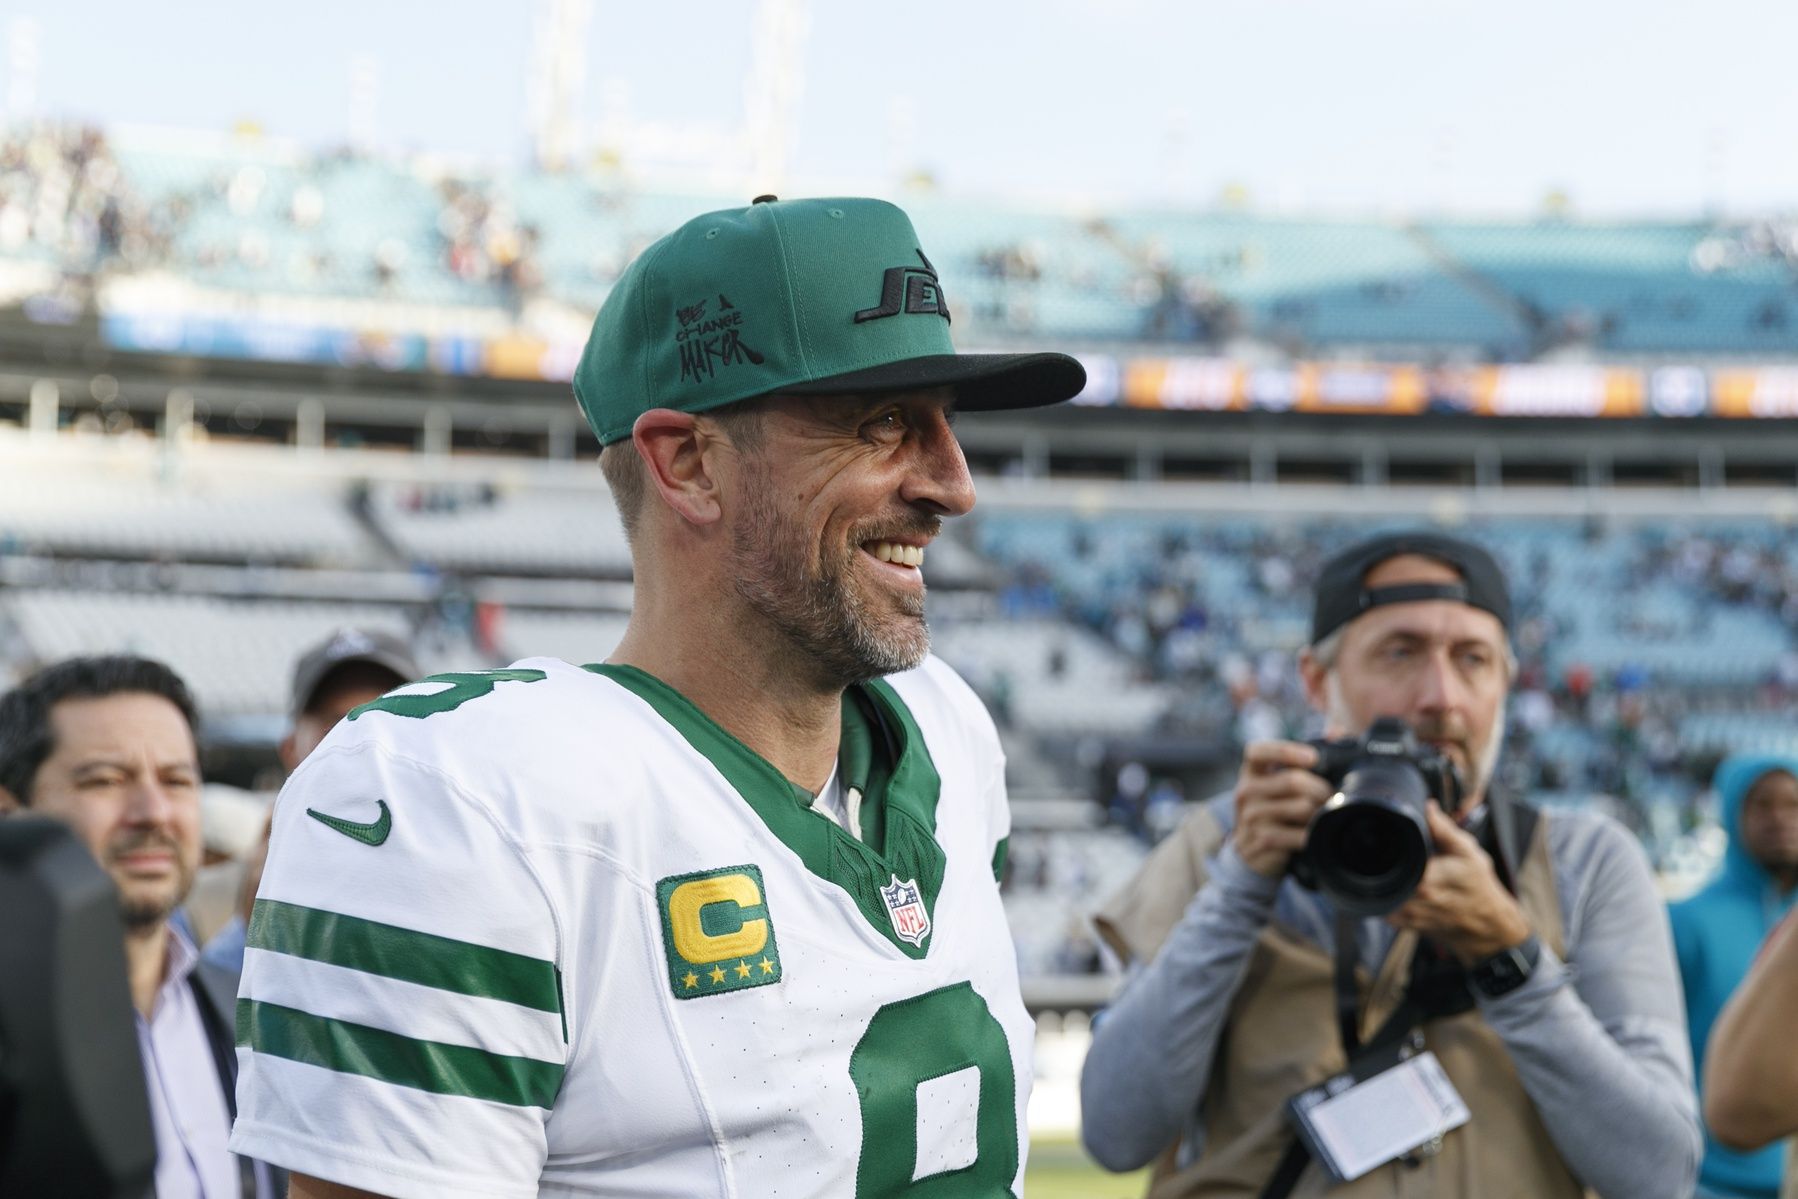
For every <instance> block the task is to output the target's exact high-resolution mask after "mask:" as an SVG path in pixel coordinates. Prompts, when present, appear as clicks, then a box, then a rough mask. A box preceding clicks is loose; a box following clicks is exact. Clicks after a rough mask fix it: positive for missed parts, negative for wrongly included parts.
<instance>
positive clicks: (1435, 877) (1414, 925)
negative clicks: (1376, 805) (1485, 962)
mask: <svg viewBox="0 0 1798 1199" xmlns="http://www.w3.org/2000/svg"><path fill="white" fill-rule="evenodd" d="M1428 815H1429V822H1430V839H1431V840H1432V841H1434V842H1435V843H1436V852H1435V855H1434V856H1433V857H1431V858H1430V864H1429V865H1428V866H1426V867H1425V868H1424V872H1423V880H1422V881H1421V882H1419V883H1418V884H1417V891H1416V893H1415V894H1414V895H1412V896H1411V898H1410V899H1409V900H1408V901H1406V903H1405V906H1403V907H1401V908H1399V909H1398V910H1397V911H1396V912H1393V913H1392V914H1391V915H1390V916H1388V917H1386V919H1387V921H1388V922H1389V923H1390V924H1392V926H1393V927H1395V928H1408V929H1411V930H1413V931H1415V932H1418V933H1421V934H1423V935H1424V936H1426V937H1430V938H1432V939H1433V940H1435V941H1437V942H1438V943H1440V944H1441V945H1443V946H1445V947H1446V948H1447V949H1449V950H1450V951H1452V952H1453V953H1454V955H1455V956H1456V957H1458V958H1460V959H1461V961H1462V962H1463V963H1464V964H1466V965H1472V964H1473V963H1475V962H1478V961H1480V960H1481V959H1482V958H1489V957H1491V956H1492V955H1493V954H1495V953H1498V952H1500V951H1501V950H1505V949H1511V948H1513V947H1515V946H1518V945H1521V944H1523V943H1524V942H1525V941H1527V940H1529V936H1530V922H1529V920H1528V919H1527V918H1526V917H1525V916H1524V914H1523V909H1522V908H1520V907H1518V906H1517V900H1516V898H1515V897H1514V896H1513V895H1512V894H1511V893H1510V892H1509V891H1507V890H1505V885H1504V883H1502V882H1500V881H1499V877H1498V868H1497V867H1496V866H1494V865H1493V863H1492V855H1490V854H1488V853H1487V852H1486V851H1485V850H1484V849H1482V848H1480V843H1479V842H1478V841H1476V840H1474V838H1473V835H1472V834H1470V833H1469V832H1467V830H1466V829H1463V828H1462V827H1461V826H1460V825H1458V824H1456V823H1455V822H1454V821H1453V820H1450V819H1449V818H1448V816H1447V815H1446V814H1445V813H1444V812H1443V811H1442V809H1441V808H1439V807H1437V806H1436V802H1435V801H1434V800H1431V801H1430V805H1429V813H1428Z"/></svg>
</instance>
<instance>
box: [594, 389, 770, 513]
mask: <svg viewBox="0 0 1798 1199" xmlns="http://www.w3.org/2000/svg"><path fill="white" fill-rule="evenodd" d="M765 398H767V397H764V396H757V397H755V398H754V399H748V400H739V401H737V402H736V403H734V404H726V405H725V406H724V407H722V408H718V409H714V410H713V411H711V412H704V413H700V415H701V416H705V417H708V418H710V419H711V420H713V421H716V422H717V423H718V424H719V425H720V426H721V427H722V428H723V429H724V435H725V436H726V437H728V438H730V440H731V443H732V444H733V445H735V446H737V448H739V449H742V450H746V451H750V452H754V451H756V450H759V449H761V447H762V442H763V428H762V417H763V416H764V415H766V413H767V408H766V406H764V405H763V404H761V403H760V401H761V400H762V399H765ZM599 469H600V471H601V472H602V473H603V474H604V475H605V477H606V486H607V487H610V488H611V489H612V502H613V503H614V504H615V505H616V506H617V508H618V523H620V524H622V525H623V526H624V539H625V540H626V541H630V542H634V541H635V540H636V539H637V529H638V527H639V526H640V525H641V524H642V521H643V500H644V497H645V496H647V495H648V494H649V477H648V474H647V472H646V471H645V469H644V465H643V459H642V458H641V457H639V456H638V454H637V450H636V447H635V446H634V445H633V444H632V442H631V439H630V438H628V437H627V438H624V439H623V440H620V441H614V442H613V443H612V444H611V445H608V446H606V447H604V448H603V449H601V450H600V451H599Z"/></svg>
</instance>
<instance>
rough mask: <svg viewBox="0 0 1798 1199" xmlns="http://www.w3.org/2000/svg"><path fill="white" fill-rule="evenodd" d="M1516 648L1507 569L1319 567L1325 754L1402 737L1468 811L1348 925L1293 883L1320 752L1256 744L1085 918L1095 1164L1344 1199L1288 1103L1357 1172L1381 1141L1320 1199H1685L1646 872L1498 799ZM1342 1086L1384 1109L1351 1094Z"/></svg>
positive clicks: (1488, 562) (1690, 1168) (1634, 855)
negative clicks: (1338, 1127)
mask: <svg viewBox="0 0 1798 1199" xmlns="http://www.w3.org/2000/svg"><path fill="white" fill-rule="evenodd" d="M1510 621H1511V601H1510V595H1509V592H1508V590H1507V588H1506V585H1505V580H1504V576H1503V574H1502V573H1501V571H1500V570H1499V567H1498V564H1497V563H1496V562H1495V561H1494V560H1493V559H1492V557H1491V555H1489V554H1488V553H1487V552H1486V551H1485V550H1484V549H1482V548H1480V547H1479V546H1477V545H1474V544H1472V543H1470V542H1466V541H1462V540H1459V539H1456V538H1451V537H1445V536H1441V535H1438V534H1434V533H1427V532H1418V533H1400V534H1389V535H1385V536H1381V537H1375V538H1373V539H1371V540H1368V541H1364V542H1362V543H1360V544H1358V545H1354V546H1351V547H1349V548H1348V549H1346V550H1344V551H1343V552H1341V553H1340V554H1338V555H1337V556H1335V557H1334V558H1332V559H1331V560H1330V561H1329V562H1328V563H1326V564H1325V566H1324V568H1323V571H1322V573H1321V575H1320V577H1319V580H1318V584H1317V592H1316V603H1315V607H1314V611H1313V620H1312V636H1311V644H1310V646H1309V647H1308V648H1307V649H1306V650H1305V651H1304V652H1303V654H1302V655H1301V657H1300V662H1299V669H1300V673H1301V675H1302V677H1303V679H1304V683H1305V690H1306V694H1307V696H1308V697H1309V699H1310V701H1311V703H1312V705H1313V706H1314V707H1315V708H1316V709H1317V710H1318V711H1319V712H1320V713H1321V714H1322V715H1323V717H1324V723H1325V728H1326V732H1327V734H1328V735H1329V736H1331V737H1350V736H1354V737H1358V736H1360V735H1362V734H1363V733H1365V732H1366V731H1367V729H1368V727H1369V725H1370V724H1372V722H1373V721H1374V720H1376V719H1377V718H1380V717H1398V718H1400V719H1402V720H1403V721H1404V722H1405V723H1406V724H1408V725H1409V726H1410V728H1411V730H1412V731H1413V732H1414V733H1415V734H1416V735H1417V736H1418V738H1420V739H1421V740H1423V741H1426V742H1428V743H1430V744H1432V745H1434V746H1435V747H1436V748H1437V749H1438V750H1440V751H1441V752H1442V753H1443V754H1445V755H1446V756H1448V757H1449V758H1450V759H1451V760H1452V761H1453V762H1454V764H1455V766H1456V767H1457V769H1458V771H1459V773H1460V776H1461V779H1462V782H1463V787H1462V792H1463V796H1464V799H1463V801H1462V803H1461V804H1460V807H1459V809H1458V811H1456V812H1454V813H1453V814H1452V816H1451V815H1450V814H1445V813H1444V812H1443V811H1441V810H1440V809H1437V808H1435V807H1433V806H1432V808H1431V809H1430V811H1429V814H1428V824H1429V831H1430V835H1431V839H1432V841H1433V842H1434V856H1433V857H1432V858H1431V860H1430V862H1429V864H1428V866H1427V868H1426V869H1425V871H1424V874H1423V879H1422V881H1421V883H1420V884H1419V885H1418V887H1417V889H1416V891H1415V893H1414V894H1413V895H1412V896H1411V897H1410V898H1409V900H1407V901H1406V902H1405V903H1404V904H1403V906H1401V907H1399V908H1398V909H1397V910H1396V911H1393V912H1392V913H1390V915H1389V916H1388V917H1387V918H1386V919H1384V920H1381V919H1364V918H1360V917H1357V916H1353V915H1348V914H1344V913H1339V912H1335V911H1333V910H1332V908H1331V905H1330V903H1329V902H1328V901H1327V900H1325V899H1324V898H1323V897H1322V896H1320V895H1319V894H1318V893H1317V892H1314V891H1310V890H1307V889H1305V888H1304V887H1301V886H1300V885H1299V884H1298V883H1297V882H1296V881H1294V880H1293V879H1292V878H1291V877H1290V876H1289V874H1288V870H1289V867H1290V866H1291V862H1292V858H1293V855H1294V854H1295V853H1296V852H1297V851H1299V850H1300V849H1301V847H1303V846H1304V844H1305V842H1306V838H1307V832H1308V826H1309V824H1310V821H1311V818H1312V817H1313V815H1315V814H1316V813H1317V811H1318V810H1319V809H1320V808H1321V807H1322V806H1323V805H1324V804H1326V803H1327V802H1328V801H1329V800H1330V799H1331V797H1332V795H1333V794H1334V793H1335V791H1336V788H1335V787H1334V786H1333V785H1332V784H1330V783H1328V782H1326V781H1325V780H1324V779H1323V778H1321V777H1320V776H1319V775H1317V774H1315V773H1313V772H1312V769H1311V768H1312V767H1314V766H1316V765H1317V762H1318V753H1317V750H1316V749H1314V748H1313V747H1312V746H1310V745H1306V744H1303V743H1298V742H1284V741H1272V742H1260V743H1256V744H1251V745H1249V746H1247V747H1246V749H1245V751H1244V755H1243V764H1242V769H1241V772H1240V774H1239V775H1238V778H1237V783H1236V787H1235V789H1234V790H1233V791H1232V792H1230V793H1228V794H1226V795H1222V796H1219V797H1217V798H1216V799H1214V800H1212V801H1210V802H1208V803H1207V804H1205V805H1203V807H1202V808H1201V809H1200V811H1199V812H1197V813H1196V814H1195V816H1194V817H1193V818H1192V819H1190V820H1188V822H1187V823H1186V824H1185V825H1184V826H1183V827H1182V828H1181V830H1180V831H1179V832H1178V833H1177V834H1176V835H1174V836H1172V837H1170V838H1168V840H1167V841H1165V842H1163V844H1162V845H1161V846H1160V847H1158V848H1157V850H1156V851H1155V853H1154V854H1153V855H1151V857H1150V859H1149V861H1148V862H1147V863H1146V864H1145V866H1144V868H1143V870H1142V871H1141V873H1140V874H1139V875H1138V876H1137V878H1136V879H1135V880H1134V881H1133V882H1132V883H1131V884H1130V886H1129V887H1128V888H1127V889H1126V890H1125V892H1124V893H1123V894H1122V895H1120V896H1118V897H1117V898H1116V899H1114V900H1113V901H1112V902H1111V903H1110V904H1108V905H1107V906H1106V908H1105V909H1103V910H1102V912H1101V913H1100V915H1099V918H1098V923H1099V927H1100V930H1101V931H1102V932H1103V933H1104V935H1105V936H1106V938H1107V939H1108V940H1109V941H1110V942H1111V944H1112V946H1113V947H1114V948H1115V949H1116V950H1117V951H1118V952H1119V954H1120V955H1121V956H1122V957H1123V958H1124V959H1125V961H1126V962H1129V963H1130V964H1131V965H1132V967H1133V972H1132V976H1131V978H1130V980H1129V981H1128V983H1127V984H1126V986H1125V989H1124V991H1123V993H1122V994H1121V995H1120V997H1119V999H1118V1000H1117V1002H1116V1003H1114V1004H1113V1005H1112V1007H1111V1008H1110V1010H1109V1011H1108V1012H1106V1013H1105V1014H1104V1015H1103V1016H1101V1017H1100V1019H1099V1020H1098V1021H1097V1023H1096V1026H1095V1031H1094V1037H1093V1045H1092V1050H1091V1053H1090V1055H1089V1057H1088V1058H1087V1062H1086V1067H1085V1072H1084V1075H1083V1077H1082V1080H1081V1094H1082V1100H1083V1117H1084V1127H1083V1135H1084V1137H1085V1139H1086V1143H1087V1146H1088V1148H1089V1149H1091V1151H1092V1153H1093V1155H1094V1156H1095V1157H1096V1158H1098V1159H1099V1160H1100V1161H1101V1162H1103V1163H1105V1164H1106V1165H1107V1166H1109V1167H1111V1168H1113V1169H1118V1170H1124V1169H1134V1168H1136V1167H1138V1166H1142V1165H1144V1164H1146V1163H1148V1162H1150V1161H1152V1160H1155V1159H1157V1158H1160V1162H1159V1166H1158V1170H1157V1175H1156V1177H1157V1182H1156V1184H1155V1186H1154V1188H1153V1189H1152V1190H1151V1192H1150V1193H1151V1194H1152V1195H1154V1196H1155V1197H1156V1199H1172V1197H1176V1196H1205V1197H1207V1199H1232V1197H1241V1199H1255V1197H1257V1196H1260V1197H1263V1199H1275V1197H1281V1199H1283V1197H1284V1196H1287V1195H1313V1194H1317V1193H1319V1192H1320V1191H1321V1190H1323V1189H1325V1188H1327V1187H1329V1186H1330V1185H1331V1183H1332V1182H1333V1181H1335V1179H1334V1178H1333V1177H1332V1175H1331V1174H1330V1173H1329V1172H1327V1170H1326V1163H1324V1162H1323V1161H1320V1160H1317V1159H1318V1158H1319V1154H1318V1152H1317V1143H1316V1140H1315V1137H1314V1136H1313V1133H1314V1131H1315V1130H1313V1129H1308V1130H1307V1139H1304V1140H1301V1139H1300V1138H1299V1136H1298V1135H1297V1134H1296V1133H1295V1132H1294V1130H1293V1126H1292V1125H1291V1124H1290V1123H1289V1122H1288V1116H1287V1105H1288V1102H1289V1101H1290V1100H1294V1099H1295V1098H1298V1097H1300V1096H1301V1095H1302V1094H1304V1093H1305V1092H1308V1091H1309V1090H1310V1089H1311V1088H1313V1087H1317V1086H1322V1085H1325V1084H1326V1083H1327V1084H1329V1086H1328V1089H1327V1091H1326V1092H1325V1094H1327V1095H1328V1096H1329V1097H1330V1098H1331V1101H1332V1102H1335V1101H1336V1100H1337V1099H1341V1100H1342V1103H1343V1106H1342V1107H1340V1108H1337V1109H1336V1110H1338V1111H1340V1112H1342V1113H1344V1114H1343V1115H1342V1116H1341V1119H1342V1120H1343V1121H1344V1123H1345V1126H1347V1127H1353V1128H1357V1129H1359V1130H1360V1132H1361V1134H1362V1135H1363V1138H1364V1140H1363V1142H1362V1143H1363V1144H1364V1143H1366V1140H1367V1139H1371V1138H1372V1137H1373V1136H1374V1135H1375V1133H1374V1132H1373V1131H1371V1130H1374V1129H1377V1130H1379V1132H1380V1133H1381V1134H1382V1135H1384V1134H1388V1133H1389V1134H1390V1137H1389V1139H1388V1140H1387V1141H1386V1142H1385V1148H1384V1149H1382V1150H1381V1151H1379V1152H1375V1151H1373V1150H1372V1149H1368V1150H1367V1151H1366V1152H1364V1153H1361V1154H1360V1161H1359V1162H1358V1164H1357V1165H1356V1166H1355V1168H1354V1170H1351V1169H1349V1168H1348V1167H1347V1163H1346V1159H1347V1158H1348V1157H1349V1156H1352V1154H1351V1153H1350V1150H1355V1151H1356V1152H1359V1151H1360V1145H1340V1144H1337V1145H1332V1146H1331V1148H1332V1149H1333V1150H1341V1154H1340V1157H1339V1158H1337V1157H1333V1160H1332V1161H1331V1162H1330V1163H1328V1164H1329V1165H1330V1166H1332V1167H1335V1168H1336V1171H1335V1172H1336V1174H1338V1175H1340V1176H1341V1178H1342V1184H1341V1185H1340V1186H1339V1187H1338V1188H1337V1189H1332V1190H1330V1192H1329V1193H1330V1194H1331V1195H1342V1196H1347V1197H1350V1199H1353V1197H1358V1196H1374V1195H1379V1196H1391V1195H1430V1196H1438V1197H1440V1199H1483V1197H1485V1196H1509V1195H1529V1196H1532V1199H1555V1197H1557V1196H1564V1197H1566V1199H1575V1197H1577V1196H1581V1195H1584V1194H1586V1193H1588V1192H1596V1193H1597V1194H1599V1195H1600V1196H1604V1197H1606V1199H1653V1197H1659V1196H1665V1197H1667V1199H1674V1197H1675V1196H1685V1195H1689V1194H1690V1193H1691V1188H1692V1182H1693V1178H1694V1176H1695V1173H1696V1166H1697V1160H1698V1149H1699V1133H1698V1124H1697V1114H1696V1100H1695V1097H1694V1095H1693V1093H1692V1063H1691V1056H1690V1053H1689V1051H1688V1049H1687V1047H1686V1044H1685V1036H1684V1017H1683V1013H1682V1010H1681V1005H1680V993H1679V984H1678V975H1677V973H1676V971H1675V966H1674V959H1673V951H1672V946H1671V943H1670V936H1669V931H1668V927H1667V921H1666V917H1665V915H1664V913H1663V910H1662V909H1661V907H1660V904H1659V902H1658V899H1657V895H1656V892H1655V888H1654V882H1653V878H1652V876H1651V874H1650V872H1649V869H1648V863H1647V860H1646V859H1645V858H1644V856H1643V854H1642V851H1641V849H1640V847H1639V846H1638V845H1637V844H1636V843H1635V841H1634V839H1633V838H1631V837H1630V835H1629V834H1628V832H1626V831H1625V830H1624V829H1623V828H1622V827H1621V826H1619V825H1618V824H1616V823H1615V822H1613V821H1611V820H1609V819H1607V818H1605V817H1603V816H1601V815H1599V814H1597V813H1594V812H1587V811H1580V812H1562V811H1556V812H1554V813H1553V814H1552V815H1551V814H1550V813H1547V812H1538V811H1535V810H1534V809H1531V808H1530V807H1528V806H1527V805H1525V804H1524V803H1522V802H1521V801H1520V800H1518V799H1517V798H1514V797H1508V796H1504V795H1501V794H1498V793H1497V792H1495V790H1494V788H1493V774H1494V767H1495V766H1496V763H1497V760H1498V753H1499V747H1500V744H1501V742H1502V740H1503V732H1504V704H1505V697H1506V695H1507V693H1508V692H1509V689H1510V682H1511V676H1512V673H1513V671H1514V669H1515V666H1514V661H1513V658H1512V654H1511V648H1510V642H1509V627H1510ZM1333 999H1334V1001H1333ZM1426 1051H1427V1052H1426ZM1432 1054H1433V1055H1434V1056H1433V1058H1432V1057H1430V1056H1429V1055H1432ZM1413 1058H1423V1059H1425V1060H1423V1061H1420V1062H1417V1063H1415V1064H1413V1063H1412V1059H1413ZM1438 1068H1439V1072H1437V1073H1433V1074H1432V1073H1429V1071H1432V1070H1438ZM1349 1069H1352V1071H1353V1073H1354V1079H1353V1080H1351V1079H1347V1078H1346V1077H1342V1078H1339V1077H1338V1076H1342V1075H1345V1071H1347V1070H1349ZM1401 1071H1407V1072H1408V1073H1404V1074H1402V1075H1401V1073H1400V1072H1401ZM1401 1077H1402V1078H1403V1079H1406V1080H1408V1082H1417V1081H1418V1080H1420V1079H1427V1081H1424V1082H1422V1083H1420V1085H1422V1086H1423V1087H1425V1088H1427V1089H1429V1090H1430V1091H1431V1092H1432V1093H1433V1095H1434V1099H1433V1100H1432V1103H1431V1105H1429V1106H1419V1107H1418V1108H1417V1109H1416V1110H1414V1111H1401V1108H1402V1105H1400V1104H1398V1103H1396V1102H1394V1095H1395V1094H1399V1093H1415V1092H1404V1091H1403V1089H1402V1088H1397V1087H1395V1086H1394V1085H1390V1084H1391V1080H1392V1079H1394V1078H1401ZM1355 1080H1358V1081H1360V1082H1361V1083H1363V1084H1364V1085H1365V1086H1366V1087H1369V1088H1373V1089H1371V1090H1361V1089H1360V1088H1355V1090H1354V1091H1353V1092H1346V1091H1345V1088H1346V1084H1347V1082H1349V1081H1355ZM1382 1080H1384V1081H1382ZM1407 1085H1408V1084H1407ZM1382 1088H1384V1089H1382ZM1446 1088H1452V1092H1453V1095H1454V1100H1453V1101H1452V1102H1450V1101H1448V1100H1447V1099H1445V1098H1444V1096H1446V1095H1447V1094H1449V1092H1448V1090H1447V1089H1446ZM1356 1105H1359V1106H1356ZM1457 1109H1458V1110H1457ZM1408 1122H1414V1123H1415V1127H1412V1126H1410V1124H1408ZM1320 1127H1321V1125H1320ZM1401 1145H1402V1146H1403V1147H1402V1148H1400V1147H1399V1146H1401ZM1355 1170H1359V1171H1360V1172H1359V1173H1356V1172H1355Z"/></svg>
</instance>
